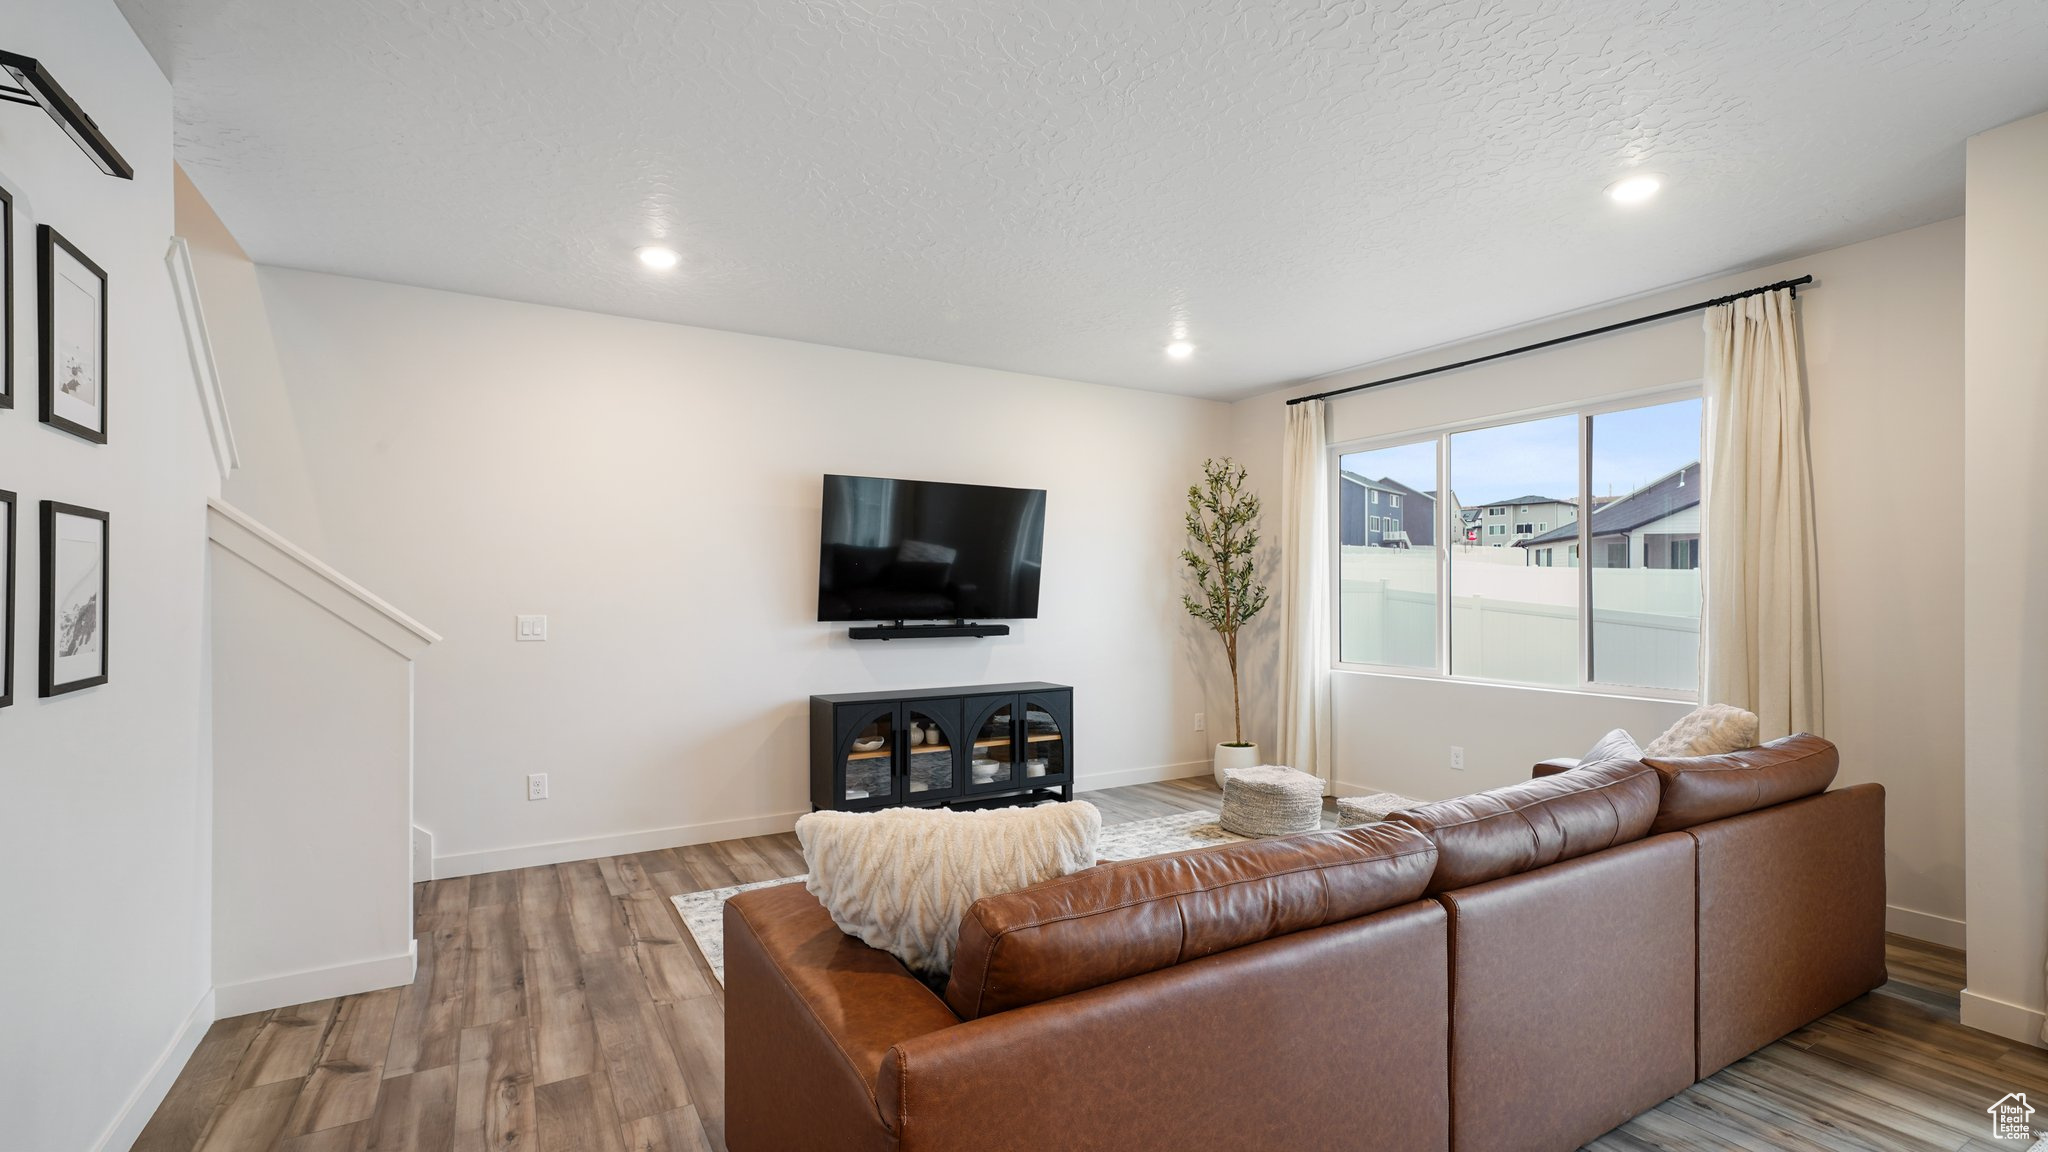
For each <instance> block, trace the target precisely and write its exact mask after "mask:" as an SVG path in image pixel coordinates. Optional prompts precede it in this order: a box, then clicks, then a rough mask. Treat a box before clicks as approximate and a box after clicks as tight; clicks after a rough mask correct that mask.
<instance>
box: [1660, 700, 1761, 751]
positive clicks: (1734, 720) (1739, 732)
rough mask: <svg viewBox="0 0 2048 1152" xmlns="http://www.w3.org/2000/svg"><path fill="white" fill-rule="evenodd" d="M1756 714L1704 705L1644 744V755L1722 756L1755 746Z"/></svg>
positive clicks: (1738, 709) (1728, 707)
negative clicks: (1725, 753)
mask: <svg viewBox="0 0 2048 1152" xmlns="http://www.w3.org/2000/svg"><path fill="white" fill-rule="evenodd" d="M1756 728H1757V724H1756V713H1754V712H1745V711H1743V710H1742V709H1740V708H1733V707H1730V706H1729V705H1726V704H1702V705H1700V706H1699V707H1697V708H1695V709H1693V710H1692V711H1690V712H1688V713H1686V714H1685V715H1683V716H1681V717H1679V718H1678V723H1676V724H1673V725H1672V726H1671V727H1670V728H1668V729H1666V730H1665V732H1664V734H1663V735H1662V736H1659V737H1657V738H1656V739H1655V740H1652V741H1650V742H1649V743H1648V744H1646V745H1644V746H1643V755H1645V756H1719V755H1721V754H1722V753H1724V752H1740V751H1742V750H1743V749H1745V748H1754V747H1756Z"/></svg>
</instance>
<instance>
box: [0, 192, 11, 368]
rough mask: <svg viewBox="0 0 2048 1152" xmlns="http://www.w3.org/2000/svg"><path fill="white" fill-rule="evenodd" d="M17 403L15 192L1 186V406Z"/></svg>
mask: <svg viewBox="0 0 2048 1152" xmlns="http://www.w3.org/2000/svg"><path fill="white" fill-rule="evenodd" d="M12 407H14V196H13V194H11V193H10V192H8V191H7V189H5V188H0V408H12Z"/></svg>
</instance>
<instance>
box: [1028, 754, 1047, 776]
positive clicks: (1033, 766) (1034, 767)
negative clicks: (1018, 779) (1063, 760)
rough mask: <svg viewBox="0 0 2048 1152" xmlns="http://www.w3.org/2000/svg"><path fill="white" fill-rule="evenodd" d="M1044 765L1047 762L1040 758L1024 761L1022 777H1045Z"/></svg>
mask: <svg viewBox="0 0 2048 1152" xmlns="http://www.w3.org/2000/svg"><path fill="white" fill-rule="evenodd" d="M1046 764H1047V761H1046V760H1045V759H1044V758H1042V757H1041V758H1039V759H1035V760H1026V761H1025V762H1024V775H1026V776H1043V775H1045V766H1046Z"/></svg>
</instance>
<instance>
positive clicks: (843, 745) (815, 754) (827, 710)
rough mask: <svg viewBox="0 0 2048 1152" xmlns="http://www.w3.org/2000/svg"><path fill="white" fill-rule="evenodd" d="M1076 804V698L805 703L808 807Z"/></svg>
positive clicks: (1048, 690) (888, 696) (936, 695)
mask: <svg viewBox="0 0 2048 1152" xmlns="http://www.w3.org/2000/svg"><path fill="white" fill-rule="evenodd" d="M1073 798H1074V690H1073V689H1072V688H1069V687H1067V686H1066V685H1063V684H1039V683H1029V684H979V685H972V686H969V687H966V688H929V689H922V690H919V691H912V692H853V693H844V694H841V695H837V696H813V697H811V805H812V807H814V808H836V809H845V810H851V811H863V810H866V809H870V808H893V807H899V806H903V805H911V806H914V807H918V808H939V807H945V808H989V807H995V806H997V805H1003V804H1036V803H1038V802H1039V801H1042V800H1072V799H1073Z"/></svg>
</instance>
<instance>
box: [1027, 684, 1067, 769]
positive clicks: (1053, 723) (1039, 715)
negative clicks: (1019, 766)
mask: <svg viewBox="0 0 2048 1152" xmlns="http://www.w3.org/2000/svg"><path fill="white" fill-rule="evenodd" d="M1023 705H1024V757H1023V759H1024V763H1023V772H1024V780H1023V783H1024V784H1025V785H1026V786H1029V787H1034V788H1035V787H1038V786H1040V785H1048V784H1065V783H1066V782H1067V781H1069V780H1071V779H1072V778H1073V775H1074V763H1073V753H1072V750H1071V749H1070V747H1069V741H1070V740H1071V739H1072V736H1073V729H1074V698H1073V696H1072V695H1071V694H1069V693H1065V692H1045V693H1027V694H1026V695H1025V696H1024V699H1023Z"/></svg>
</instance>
